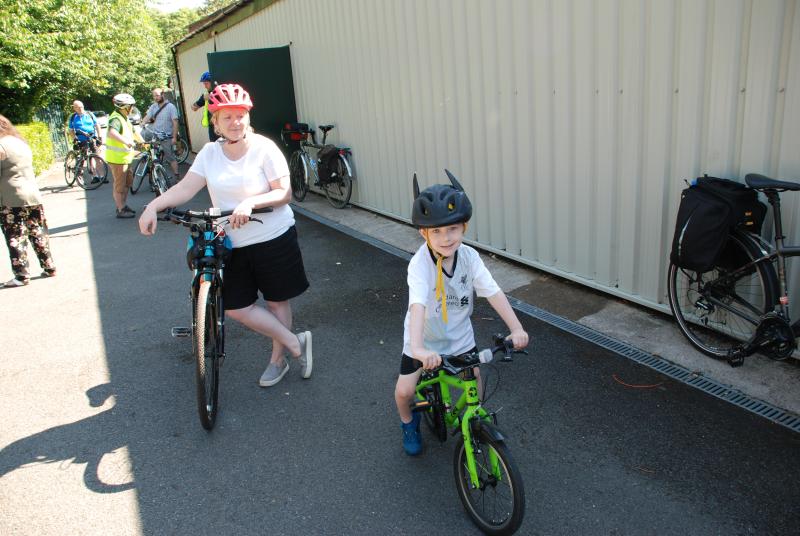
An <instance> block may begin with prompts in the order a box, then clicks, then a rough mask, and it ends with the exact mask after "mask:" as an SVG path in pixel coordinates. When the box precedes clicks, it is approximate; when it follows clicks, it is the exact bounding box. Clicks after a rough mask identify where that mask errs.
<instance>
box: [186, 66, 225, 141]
mask: <svg viewBox="0 0 800 536" xmlns="http://www.w3.org/2000/svg"><path fill="white" fill-rule="evenodd" d="M200 83H201V84H203V88H204V89H205V91H203V94H202V95H200V97H198V98H197V100H196V101H194V102H193V103H192V111H195V112H196V111H197V110H199V109H200V108H202V109H203V117H202V118H201V119H200V124H202V125H203V126H204V127H206V128H207V129H208V139H209V140H210V141H217V139H218V138H219V136H217V133H216V132H214V125H213V124H212V123H211V113H210V112H209V111H208V95H209V94H210V93H211V92H212V91H214V88H215V87H217V83H216V82H214V79H213V78H212V77H211V73H210V72H208V71H206V72H204V73H203V75H202V76H201V77H200Z"/></svg>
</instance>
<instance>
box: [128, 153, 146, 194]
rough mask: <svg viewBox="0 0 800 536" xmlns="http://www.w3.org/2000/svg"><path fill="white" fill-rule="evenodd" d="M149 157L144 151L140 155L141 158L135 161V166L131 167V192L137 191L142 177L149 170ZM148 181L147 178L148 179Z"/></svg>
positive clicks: (140, 185)
mask: <svg viewBox="0 0 800 536" xmlns="http://www.w3.org/2000/svg"><path fill="white" fill-rule="evenodd" d="M149 163H150V157H149V156H148V155H147V154H146V153H145V154H143V155H142V157H141V158H139V160H138V161H137V162H136V167H135V168H133V182H132V183H131V193H132V194H135V193H136V192H138V191H139V188H141V187H142V183H143V182H144V178H145V177H146V176H147V175H148V173H149V172H150V166H148V164H149ZM148 182H149V179H148Z"/></svg>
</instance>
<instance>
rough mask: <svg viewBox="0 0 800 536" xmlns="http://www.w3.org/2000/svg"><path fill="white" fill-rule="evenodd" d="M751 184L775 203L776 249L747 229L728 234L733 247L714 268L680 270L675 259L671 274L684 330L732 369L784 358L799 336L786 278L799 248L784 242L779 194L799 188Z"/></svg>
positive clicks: (758, 178)
mask: <svg viewBox="0 0 800 536" xmlns="http://www.w3.org/2000/svg"><path fill="white" fill-rule="evenodd" d="M745 182H746V184H747V185H748V186H749V187H750V188H752V189H753V190H757V191H759V192H763V194H764V195H765V196H766V198H767V201H768V202H769V203H770V205H772V209H773V212H772V219H773V222H774V233H775V239H774V244H771V243H769V242H768V241H766V240H763V239H762V238H761V235H760V233H758V232H749V231H748V230H747V228H746V227H745V226H744V225H741V224H740V225H737V226H734V227H732V228H730V230H728V228H726V230H725V232H726V233H727V234H726V236H725V238H727V241H726V242H725V243H724V248H723V249H722V251H721V252H720V253H719V254H718V255H716V256H715V258H714V259H713V266H712V267H711V268H710V269H708V270H704V269H698V270H692V269H687V268H685V267H684V268H681V267H679V266H678V265H677V264H676V262H675V261H674V260H673V261H672V262H671V263H670V267H669V276H668V277H669V279H668V296H669V305H670V308H671V309H672V314H673V315H674V316H675V319H676V320H677V322H678V327H679V328H680V330H681V332H683V334H684V335H685V336H686V338H687V339H688V340H689V342H690V343H691V344H692V345H694V346H695V347H696V348H697V349H698V350H700V351H701V352H703V353H704V354H706V355H709V356H711V357H713V358H716V359H721V360H725V361H727V362H728V363H730V364H731V365H732V366H738V365H741V364H742V363H743V361H744V358H745V357H747V356H749V355H752V354H753V353H755V352H761V353H764V354H765V355H767V356H769V357H771V358H773V359H785V358H786V357H788V356H789V355H791V354H792V352H793V351H794V350H795V348H796V347H797V341H796V338H797V337H798V336H799V335H800V321H797V322H795V323H794V324H792V323H791V318H790V315H789V297H788V295H789V285H788V282H787V276H786V258H788V257H797V256H800V246H789V245H785V243H784V240H785V238H786V237H785V236H784V234H783V226H782V220H781V202H780V196H779V192H785V191H798V190H800V183H796V182H788V181H780V180H774V179H770V178H768V177H765V176H763V175H758V174H749V175H747V176H746V177H745ZM679 217H680V215H679ZM687 225H688V223H687ZM703 232H711V230H710V229H708V230H704V231H703Z"/></svg>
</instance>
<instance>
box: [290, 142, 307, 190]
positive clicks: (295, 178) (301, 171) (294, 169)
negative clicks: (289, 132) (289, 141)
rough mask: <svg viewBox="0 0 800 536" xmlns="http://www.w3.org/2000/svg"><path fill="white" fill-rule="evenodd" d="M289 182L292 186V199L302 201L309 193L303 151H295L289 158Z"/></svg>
mask: <svg viewBox="0 0 800 536" xmlns="http://www.w3.org/2000/svg"><path fill="white" fill-rule="evenodd" d="M289 181H290V183H291V185H292V197H294V200H295V201H298V202H299V201H302V200H303V199H305V198H306V194H307V193H308V177H307V176H306V168H305V166H304V165H303V151H295V152H293V153H292V156H291V157H289Z"/></svg>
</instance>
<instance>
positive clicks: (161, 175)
mask: <svg viewBox="0 0 800 536" xmlns="http://www.w3.org/2000/svg"><path fill="white" fill-rule="evenodd" d="M151 173H152V174H153V186H154V187H155V194H156V196H159V195H163V194H164V192H166V191H167V190H169V187H170V180H169V177H168V175H167V172H166V170H165V169H164V166H162V165H161V164H156V165H154V166H153V171H151Z"/></svg>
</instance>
